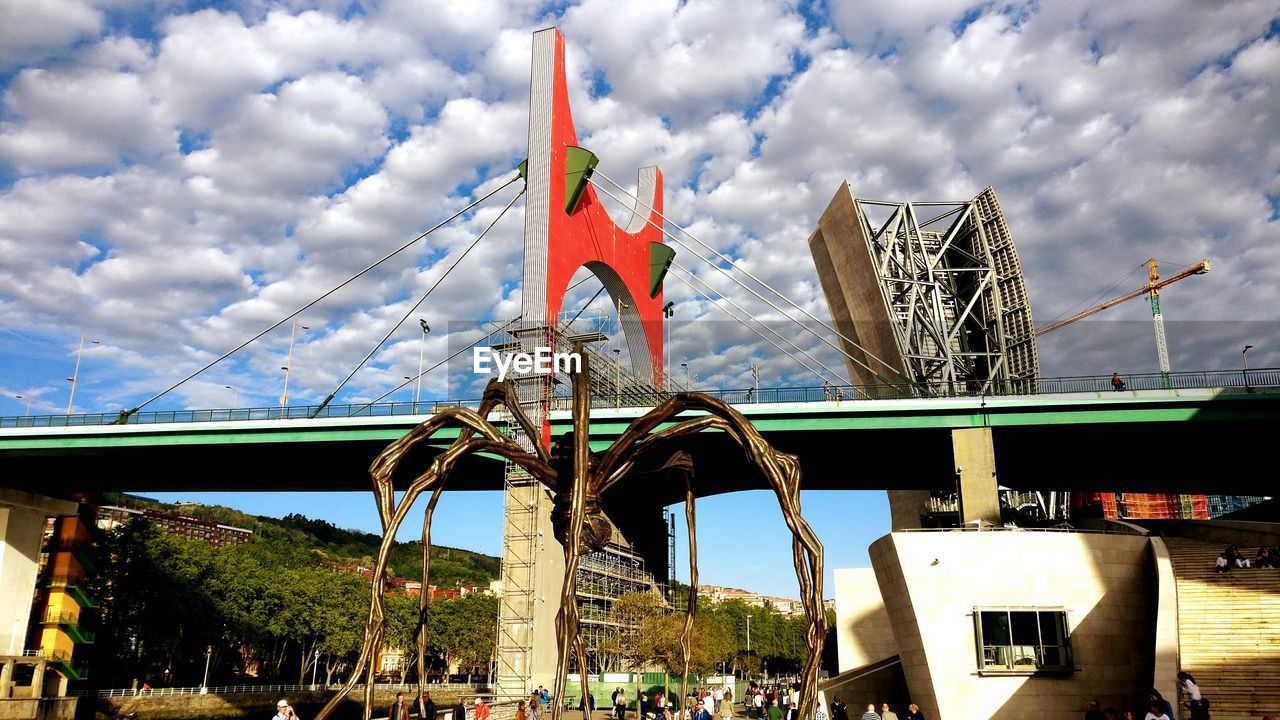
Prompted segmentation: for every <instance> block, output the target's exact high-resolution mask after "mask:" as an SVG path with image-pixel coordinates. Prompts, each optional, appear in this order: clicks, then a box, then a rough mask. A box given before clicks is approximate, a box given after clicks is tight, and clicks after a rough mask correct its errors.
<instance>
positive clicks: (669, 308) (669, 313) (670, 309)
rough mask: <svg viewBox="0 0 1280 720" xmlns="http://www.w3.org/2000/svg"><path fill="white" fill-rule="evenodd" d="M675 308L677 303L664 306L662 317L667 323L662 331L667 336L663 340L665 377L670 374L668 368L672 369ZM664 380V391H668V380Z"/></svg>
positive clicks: (663, 325)
mask: <svg viewBox="0 0 1280 720" xmlns="http://www.w3.org/2000/svg"><path fill="white" fill-rule="evenodd" d="M675 306H676V304H675V302H669V303H667V304H666V305H663V306H662V317H663V319H664V320H665V321H666V322H663V323H662V329H663V331H664V333H665V335H666V336H665V337H664V338H663V339H662V352H663V357H662V374H663V375H664V376H665V375H666V374H667V373H668V372H670V371H669V370H668V368H670V367H671V318H673V317H675V314H676V310H675ZM663 380H664V382H663V383H662V389H663V390H666V389H667V387H666V385H667V384H666V382H665V380H666V378H665V377H664V378H663Z"/></svg>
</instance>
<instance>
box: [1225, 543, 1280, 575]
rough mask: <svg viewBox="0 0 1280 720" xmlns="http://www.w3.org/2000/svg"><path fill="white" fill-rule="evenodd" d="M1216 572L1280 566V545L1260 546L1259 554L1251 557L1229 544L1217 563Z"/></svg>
mask: <svg viewBox="0 0 1280 720" xmlns="http://www.w3.org/2000/svg"><path fill="white" fill-rule="evenodd" d="M1215 564H1216V567H1215V568H1214V570H1215V571H1216V572H1229V571H1230V570H1231V569H1232V568H1280V547H1276V546H1275V545H1263V546H1262V547H1259V548H1258V554H1257V555H1256V556H1254V557H1253V559H1252V560H1251V559H1249V558H1247V557H1245V556H1244V555H1242V554H1240V548H1239V547H1237V546H1235V545H1228V546H1227V547H1226V548H1225V549H1224V550H1223V551H1222V553H1221V554H1220V555H1218V560H1217V562H1216V563H1215Z"/></svg>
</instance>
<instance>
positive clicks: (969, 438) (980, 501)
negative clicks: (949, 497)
mask: <svg viewBox="0 0 1280 720" xmlns="http://www.w3.org/2000/svg"><path fill="white" fill-rule="evenodd" d="M951 449H952V453H953V454H954V457H955V462H956V492H957V494H958V495H959V498H960V522H961V523H962V524H963V525H965V526H968V525H969V524H970V523H972V524H975V525H977V524H979V523H988V524H991V525H999V524H1000V489H999V483H998V482H997V480H996V450H995V445H994V444H993V443H992V440H991V428H989V427H981V428H963V429H959V430H952V431H951Z"/></svg>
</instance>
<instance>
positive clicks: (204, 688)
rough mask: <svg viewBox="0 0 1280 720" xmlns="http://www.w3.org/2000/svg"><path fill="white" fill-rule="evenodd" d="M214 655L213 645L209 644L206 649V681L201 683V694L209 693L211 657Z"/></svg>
mask: <svg viewBox="0 0 1280 720" xmlns="http://www.w3.org/2000/svg"><path fill="white" fill-rule="evenodd" d="M212 656H213V646H212V645H209V646H207V647H205V649H204V681H203V682H201V683H200V694H201V695H208V694H209V658H210V657H212Z"/></svg>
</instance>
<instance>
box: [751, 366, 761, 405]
mask: <svg viewBox="0 0 1280 720" xmlns="http://www.w3.org/2000/svg"><path fill="white" fill-rule="evenodd" d="M751 379H753V380H755V383H756V402H760V366H759V365H757V364H755V363H751Z"/></svg>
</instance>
